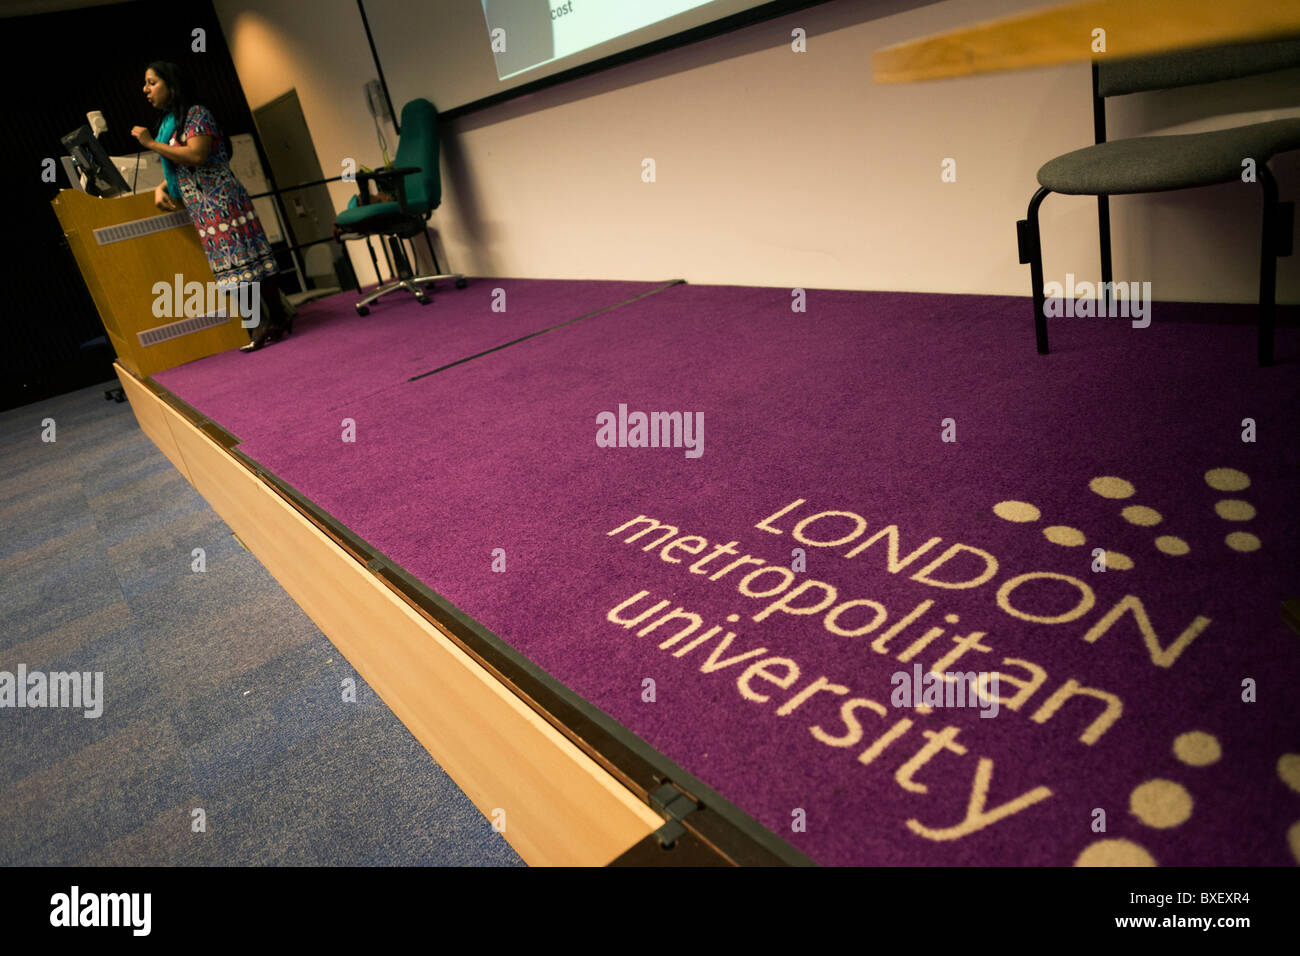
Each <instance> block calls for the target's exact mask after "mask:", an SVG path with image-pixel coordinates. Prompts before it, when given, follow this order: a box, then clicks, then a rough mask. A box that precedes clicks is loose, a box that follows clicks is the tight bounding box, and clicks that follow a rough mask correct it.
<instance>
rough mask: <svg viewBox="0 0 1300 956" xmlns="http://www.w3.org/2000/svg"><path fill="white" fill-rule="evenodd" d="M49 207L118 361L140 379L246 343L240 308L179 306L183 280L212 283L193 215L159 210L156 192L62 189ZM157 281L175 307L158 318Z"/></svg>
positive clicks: (182, 302)
mask: <svg viewBox="0 0 1300 956" xmlns="http://www.w3.org/2000/svg"><path fill="white" fill-rule="evenodd" d="M51 205H52V206H53V207H54V212H55V214H56V215H57V216H58V217H59V222H60V224H62V226H63V234H64V236H66V237H67V240H68V245H69V246H71V247H72V254H73V255H74V256H75V257H76V259H77V265H78V266H79V267H80V268H81V275H82V278H84V279H85V280H86V288H88V289H89V290H90V295H91V298H93V299H94V300H95V307H96V308H97V309H99V318H100V320H101V321H102V322H103V323H104V329H105V330H106V331H107V332H108V338H109V341H110V342H112V345H113V349H114V351H116V352H117V360H118V362H119V363H120V364H122V365H123V366H125V367H126V368H128V369H130V370H131V371H132V372H134V373H135V374H136V375H137V376H138V377H140V378H147V377H148V376H150V375H152V374H153V373H154V372H161V371H162V370H163V369H167V368H173V367H175V366H177V365H184V364H185V363H186V362H192V361H194V360H195V359H199V358H203V357H204V356H205V355H212V354H213V353H214V352H224V351H226V350H227V349H233V348H238V347H239V346H241V345H243V344H244V343H245V342H247V341H248V331H247V330H246V329H244V328H243V326H242V325H241V320H240V318H239V316H238V315H236V314H235V310H233V309H228V308H227V309H225V310H224V311H225V312H226V315H225V316H221V315H215V314H212V313H211V312H209V310H208V307H207V305H206V304H205V305H204V306H203V307H202V308H199V309H193V308H191V309H189V310H187V309H185V303H186V299H187V298H188V297H183V298H181V299H180V301H175V298H176V297H175V296H174V295H173V294H172V293H174V292H175V287H176V277H177V276H178V275H179V276H180V277H181V285H182V288H183V287H184V285H185V284H186V283H190V282H199V283H202V284H203V286H204V288H205V289H207V288H208V283H210V282H215V279H214V277H213V275H212V268H211V267H210V266H209V265H208V260H207V257H206V256H205V255H204V254H203V245H202V243H201V242H200V241H199V236H198V233H197V232H196V231H195V229H194V224H193V222H191V221H190V216H189V213H187V212H185V211H183V210H182V211H181V212H175V213H164V212H159V211H158V208H157V207H156V206H155V205H154V202H153V193H152V192H148V193H140V194H139V195H134V196H120V197H118V198H116V199H100V198H98V197H95V196H89V195H87V194H86V193H83V192H81V191H80V190H77V189H64V190H62V191H61V192H60V193H59V195H58V196H57V197H56V198H55V199H54V200H53V202H52V203H51ZM159 282H162V283H166V284H167V286H168V287H169V295H168V296H167V304H168V305H170V309H169V310H166V311H167V312H168V314H164V315H163V316H161V317H160V316H157V315H155V314H154V311H155V309H154V305H155V302H157V301H159V293H158V292H155V287H156V286H157V284H158V283H159ZM207 300H208V296H207V295H206V294H205V296H204V302H205V303H207ZM195 302H196V304H197V300H195ZM223 304H224V301H223ZM191 313H193V314H191Z"/></svg>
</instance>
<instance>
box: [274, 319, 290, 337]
mask: <svg viewBox="0 0 1300 956" xmlns="http://www.w3.org/2000/svg"><path fill="white" fill-rule="evenodd" d="M286 335H293V316H289V318H287V319H285V320H284V321H283V322H282V323H280V324H279V325H277V326H275V327H274V328H273V329H271V341H272V342H278V341H280V340H281V339H282V338H284V337H285V336H286Z"/></svg>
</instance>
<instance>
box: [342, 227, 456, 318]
mask: <svg viewBox="0 0 1300 956" xmlns="http://www.w3.org/2000/svg"><path fill="white" fill-rule="evenodd" d="M406 238H409V237H406ZM424 241H425V242H426V243H428V245H429V255H430V256H431V257H432V259H433V267H434V268H435V269H436V268H438V255H437V253H435V252H434V251H433V242H432V241H431V240H430V239H429V234H428V233H427V232H426V233H425V234H424ZM397 264H398V270H397V278H396V279H394V280H393V281H392V282H388V283H385V284H384V285H381V286H380V287H379V288H378V289H376V290H375V291H374V292H371V293H370V294H369V295H367V296H365V297H364V298H362V299H361V300H360V301H359V302H357V303H356V305H355V308H356V310H357V315H369V314H370V303H372V302H374V301H376V300H378V299H379V298H380V297H381V296H385V295H388V294H389V293H390V292H396V291H398V290H399V289H401V290H404V291H406V292H409V293H411V295H413V296H415V301H416V302H418V303H420V305H428V304H429V295H428V293H427V292H426V291H425V290H424V289H423V288H421V286H423V285H432V284H433V283H435V282H437V281H439V280H441V279H454V280H455V282H456V288H457V289H463V288H465V286H466V285H467V283H466V281H465V277H464V276H463V275H461V274H460V273H458V272H440V273H437V274H435V275H418V276H417V275H415V274H414V273H413V272H412V271H411V269H410V267H409V266H407V264H406V258H405V256H402V255H398V256H397Z"/></svg>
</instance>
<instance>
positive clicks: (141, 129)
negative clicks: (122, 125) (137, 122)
mask: <svg viewBox="0 0 1300 956" xmlns="http://www.w3.org/2000/svg"><path fill="white" fill-rule="evenodd" d="M131 135H132V136H134V137H135V138H136V142H138V143H139V144H140V145H141V146H143V147H144V148H145V149H148V148H149V144H150V143H152V142H153V137H152V136H151V135H150V134H149V127H147V126H132V127H131Z"/></svg>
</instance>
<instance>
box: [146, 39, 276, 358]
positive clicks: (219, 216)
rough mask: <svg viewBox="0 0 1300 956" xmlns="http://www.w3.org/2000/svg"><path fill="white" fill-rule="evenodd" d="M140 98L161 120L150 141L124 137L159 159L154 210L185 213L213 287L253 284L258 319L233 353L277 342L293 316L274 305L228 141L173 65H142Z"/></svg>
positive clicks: (261, 244) (267, 256) (256, 228)
mask: <svg viewBox="0 0 1300 956" xmlns="http://www.w3.org/2000/svg"><path fill="white" fill-rule="evenodd" d="M144 94H145V97H146V98H147V99H148V100H149V103H150V104H151V105H152V106H153V108H154V109H156V110H158V111H159V112H161V113H162V114H163V115H162V120H161V122H159V124H158V131H157V134H156V136H151V135H150V133H149V130H148V129H147V128H146V127H144V126H136V127H134V128H133V129H132V130H131V135H132V136H134V137H135V138H136V139H137V140H138V141H139V143H140V145H141V146H143V147H145V148H146V149H150V150H153V151H154V152H155V153H157V154H158V155H159V156H161V157H162V167H163V173H164V175H165V177H166V178H165V179H164V181H163V182H161V183H159V184H158V189H157V190H156V191H155V193H154V197H155V202H156V204H157V206H158V208H159V209H162V210H164V211H176V210H180V209H185V210H187V211H188V212H189V214H190V218H191V219H193V220H194V226H195V228H196V229H198V231H199V238H200V239H201V240H202V241H203V251H204V253H205V254H206V255H207V257H208V264H209V265H210V266H211V267H212V274H213V275H214V276H216V280H217V287H218V288H219V289H222V290H223V291H224V290H226V289H230V288H232V287H234V286H236V285H240V284H242V283H246V282H257V283H259V284H260V286H261V289H262V312H263V313H264V315H263V316H262V318H261V321H260V322H259V324H258V325H257V326H256V327H254V328H252V329H249V332H248V334H249V338H250V339H251V341H249V343H248V344H247V345H244V346H241V347H240V348H241V350H242V351H245V352H253V351H256V350H257V349H260V348H261V347H262V346H263V345H265V344H266V343H267V342H268V341H271V342H276V341H279V339H280V338H281V337H282V336H283V335H285V334H287V333H290V332H292V331H293V319H292V317H291V316H289V315H288V314H287V313H286V312H285V309H284V306H283V304H282V303H281V301H280V290H279V285H278V283H277V281H276V276H275V274H276V272H277V271H278V269H277V266H276V264H275V255H274V253H272V251H271V244H270V243H269V242H267V239H266V233H265V232H263V231H262V224H261V223H260V222H258V221H257V213H256V212H255V211H254V209H253V201H252V200H251V199H249V198H248V192H247V191H246V190H245V189H244V187H243V185H242V184H241V183H240V182H239V180H238V179H236V178H235V174H234V173H233V172H231V171H230V152H231V147H230V141H229V140H228V139H227V138H226V137H225V136H224V135H222V133H221V130H220V128H219V127H218V126H217V121H216V119H215V118H214V117H213V115H212V114H211V113H210V112H209V111H208V109H207V107H205V106H200V105H198V104H197V103H195V102H194V101H193V96H194V87H193V86H192V85H191V83H190V81H189V78H188V76H187V75H186V73H185V72H184V70H182V69H181V68H180V67H179V66H178V65H177V64H175V63H168V62H165V61H161V60H160V61H155V62H153V63H150V64H149V68H148V69H147V70H145V74H144Z"/></svg>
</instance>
